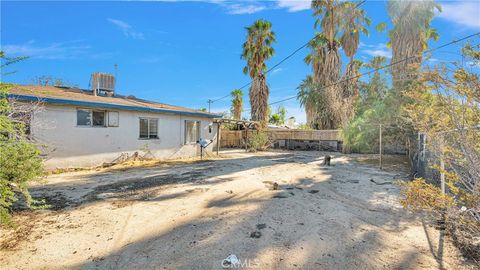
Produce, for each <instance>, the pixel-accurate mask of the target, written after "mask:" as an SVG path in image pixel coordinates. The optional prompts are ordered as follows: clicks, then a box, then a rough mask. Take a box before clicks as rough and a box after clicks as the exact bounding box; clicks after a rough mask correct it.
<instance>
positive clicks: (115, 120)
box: [108, 112, 119, 127]
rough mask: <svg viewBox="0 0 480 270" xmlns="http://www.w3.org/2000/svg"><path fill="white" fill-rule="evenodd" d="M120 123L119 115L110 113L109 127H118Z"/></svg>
mask: <svg viewBox="0 0 480 270" xmlns="http://www.w3.org/2000/svg"><path fill="white" fill-rule="evenodd" d="M118 122H119V113H118V112H108V126H109V127H118Z"/></svg>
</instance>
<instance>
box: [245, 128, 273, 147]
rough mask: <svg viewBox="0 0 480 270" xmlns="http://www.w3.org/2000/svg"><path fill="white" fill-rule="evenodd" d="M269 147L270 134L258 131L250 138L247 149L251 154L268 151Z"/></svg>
mask: <svg viewBox="0 0 480 270" xmlns="http://www.w3.org/2000/svg"><path fill="white" fill-rule="evenodd" d="M269 146H270V140H269V139H268V134H267V132H265V131H257V132H256V133H253V134H252V135H251V136H249V137H248V140H247V147H248V150H249V151H250V152H256V151H258V150H261V151H262V150H267V148H268V147H269Z"/></svg>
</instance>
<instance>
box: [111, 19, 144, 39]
mask: <svg viewBox="0 0 480 270" xmlns="http://www.w3.org/2000/svg"><path fill="white" fill-rule="evenodd" d="M107 21H109V22H110V23H112V24H114V25H115V26H116V27H117V28H118V29H120V30H121V31H122V32H123V34H124V35H125V36H126V37H129V38H133V39H145V38H144V35H143V33H142V32H136V31H134V30H133V28H132V26H131V25H130V24H128V23H126V22H124V21H121V20H117V19H112V18H108V19H107Z"/></svg>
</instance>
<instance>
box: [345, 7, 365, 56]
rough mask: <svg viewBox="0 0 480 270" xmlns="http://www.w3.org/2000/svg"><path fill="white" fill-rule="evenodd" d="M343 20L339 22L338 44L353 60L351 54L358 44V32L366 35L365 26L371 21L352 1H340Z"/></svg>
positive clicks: (354, 51) (352, 54)
mask: <svg viewBox="0 0 480 270" xmlns="http://www.w3.org/2000/svg"><path fill="white" fill-rule="evenodd" d="M341 5H342V13H343V14H342V15H343V19H344V20H343V21H342V24H341V30H342V36H341V38H340V44H341V46H342V48H343V51H344V52H345V55H346V56H347V57H348V58H349V59H350V63H352V62H353V56H354V55H355V53H356V52H357V49H358V46H359V44H360V33H363V34H365V35H366V36H368V34H369V33H368V30H367V27H368V26H370V24H371V23H372V22H371V20H370V19H369V18H368V17H367V15H366V14H365V11H364V10H363V9H361V8H359V7H358V6H357V4H355V3H353V2H342V3H341Z"/></svg>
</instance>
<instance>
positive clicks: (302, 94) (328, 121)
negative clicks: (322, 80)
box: [297, 75, 335, 129]
mask: <svg viewBox="0 0 480 270" xmlns="http://www.w3.org/2000/svg"><path fill="white" fill-rule="evenodd" d="M297 89H298V93H297V100H298V101H299V102H300V105H301V106H302V107H304V108H305V114H306V118H307V125H308V126H309V127H310V128H313V129H332V128H334V126H335V124H334V121H333V116H332V114H331V110H330V109H329V107H328V104H327V99H326V97H325V91H324V90H323V89H321V88H319V86H318V84H317V83H315V81H314V78H313V76H312V75H308V76H307V77H306V78H305V79H304V80H303V81H302V83H301V84H300V85H299V86H298V88H297Z"/></svg>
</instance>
